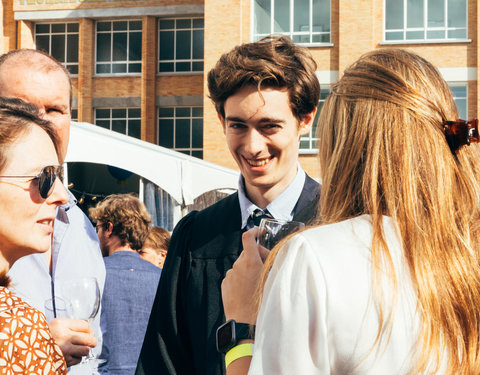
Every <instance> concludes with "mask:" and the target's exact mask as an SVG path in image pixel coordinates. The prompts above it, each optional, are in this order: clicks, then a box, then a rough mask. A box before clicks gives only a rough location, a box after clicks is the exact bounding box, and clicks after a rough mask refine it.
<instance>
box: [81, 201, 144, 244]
mask: <svg viewBox="0 0 480 375" xmlns="http://www.w3.org/2000/svg"><path fill="white" fill-rule="evenodd" d="M88 212H89V214H90V218H91V219H92V220H94V221H96V222H100V223H101V224H102V225H106V224H107V223H109V222H110V223H112V225H113V229H112V234H114V235H116V236H117V237H118V238H119V239H120V241H121V244H122V245H126V244H129V245H130V247H131V248H132V249H133V250H140V249H141V248H142V246H143V243H144V241H145V239H146V238H147V236H148V229H149V226H150V222H151V219H150V214H149V213H148V212H147V208H146V207H145V205H144V204H143V203H142V202H141V201H140V200H139V199H138V198H137V197H135V196H133V195H132V194H112V195H109V196H108V197H106V198H105V199H104V200H102V201H101V202H99V203H98V204H97V205H96V206H95V207H94V208H90V209H89V210H88Z"/></svg>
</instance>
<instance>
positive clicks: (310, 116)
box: [298, 107, 317, 137]
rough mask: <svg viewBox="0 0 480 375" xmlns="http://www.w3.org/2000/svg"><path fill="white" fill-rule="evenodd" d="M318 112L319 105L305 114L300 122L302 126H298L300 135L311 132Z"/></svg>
mask: <svg viewBox="0 0 480 375" xmlns="http://www.w3.org/2000/svg"><path fill="white" fill-rule="evenodd" d="M316 113H317V107H315V109H314V110H313V111H312V112H310V113H307V114H306V115H305V116H303V119H302V121H301V122H300V127H299V128H298V134H299V135H300V137H301V136H303V135H307V134H308V133H310V131H311V130H312V126H313V120H315V115H316Z"/></svg>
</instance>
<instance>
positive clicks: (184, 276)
mask: <svg viewBox="0 0 480 375" xmlns="http://www.w3.org/2000/svg"><path fill="white" fill-rule="evenodd" d="M319 195H320V186H319V184H318V183H317V182H315V181H314V180H313V179H311V178H310V177H308V176H307V177H306V180H305V184H304V187H303V190H302V194H301V195H300V198H299V200H298V202H297V204H296V206H295V212H296V214H295V217H294V220H297V221H302V222H308V221H309V220H310V219H311V218H313V217H314V216H315V213H316V209H317V204H318V200H319ZM240 227H241V213H240V206H239V203H238V194H237V193H235V194H232V195H230V196H228V197H226V198H224V199H222V200H221V201H219V202H217V203H216V204H214V205H212V206H210V207H208V208H206V209H204V210H202V211H200V212H198V211H193V212H191V213H190V214H188V215H187V216H185V217H184V218H183V219H182V220H181V221H180V222H179V223H178V225H177V226H176V227H175V229H174V232H173V235H172V238H171V241H170V246H169V249H168V253H167V258H166V261H165V265H164V268H163V270H162V275H161V279H160V283H159V287H158V290H157V295H156V297H155V302H154V304H153V309H152V313H151V315H150V320H149V323H148V328H147V332H146V335H145V340H144V343H143V347H142V351H141V354H140V358H139V361H138V365H137V370H136V374H137V375H144V374H172V375H173V374H179V375H180V374H185V375H187V374H188V375H220V374H224V373H225V367H224V366H225V365H224V358H223V355H221V354H219V353H217V351H216V347H215V334H216V329H217V328H218V327H219V326H220V325H221V324H222V323H223V322H224V321H225V317H224V313H223V304H222V294H221V283H222V280H223V279H224V277H225V274H226V272H227V271H228V270H229V269H230V268H232V265H233V263H234V262H235V260H236V259H237V258H238V256H239V254H240V252H241V249H242V243H241V234H242V231H241V228H240Z"/></svg>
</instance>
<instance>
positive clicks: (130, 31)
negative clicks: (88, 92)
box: [96, 21, 142, 74]
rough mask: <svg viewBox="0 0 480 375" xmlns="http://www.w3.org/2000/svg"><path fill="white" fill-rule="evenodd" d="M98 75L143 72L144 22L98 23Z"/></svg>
mask: <svg viewBox="0 0 480 375" xmlns="http://www.w3.org/2000/svg"><path fill="white" fill-rule="evenodd" d="M96 55H97V63H96V73H97V74H119V73H121V74H129V73H137V74H138V73H141V72H142V21H101V22H100V21H98V22H97V51H96Z"/></svg>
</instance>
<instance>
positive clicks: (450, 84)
mask: <svg viewBox="0 0 480 375" xmlns="http://www.w3.org/2000/svg"><path fill="white" fill-rule="evenodd" d="M447 84H448V88H449V89H450V91H451V90H452V87H465V98H464V97H456V96H455V95H454V93H453V91H452V96H453V100H454V101H455V105H456V106H457V109H458V105H457V102H456V99H465V111H466V115H465V116H464V117H465V118H462V115H461V114H460V111H459V113H458V116H459V117H460V118H462V119H463V120H468V119H469V118H468V82H465V81H452V82H447ZM449 120H450V119H449ZM452 120H453V119H452Z"/></svg>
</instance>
